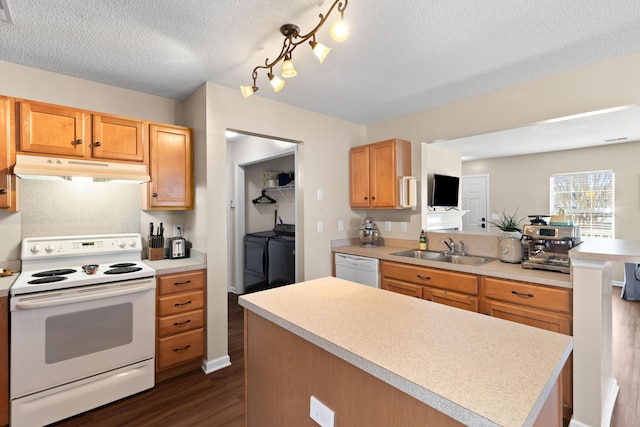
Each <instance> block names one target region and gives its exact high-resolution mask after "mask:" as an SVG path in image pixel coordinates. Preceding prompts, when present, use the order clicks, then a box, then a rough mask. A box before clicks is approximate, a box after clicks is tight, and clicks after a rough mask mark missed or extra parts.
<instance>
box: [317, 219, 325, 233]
mask: <svg viewBox="0 0 640 427" xmlns="http://www.w3.org/2000/svg"><path fill="white" fill-rule="evenodd" d="M323 231H324V222H322V221H318V233H322V232H323Z"/></svg>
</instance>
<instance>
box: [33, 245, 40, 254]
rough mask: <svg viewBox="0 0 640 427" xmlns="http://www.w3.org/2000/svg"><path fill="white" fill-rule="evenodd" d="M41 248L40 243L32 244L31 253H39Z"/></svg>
mask: <svg viewBox="0 0 640 427" xmlns="http://www.w3.org/2000/svg"><path fill="white" fill-rule="evenodd" d="M41 250H42V246H40V245H38V244H35V245H33V246H31V253H32V254H37V253H38V252H40V251H41Z"/></svg>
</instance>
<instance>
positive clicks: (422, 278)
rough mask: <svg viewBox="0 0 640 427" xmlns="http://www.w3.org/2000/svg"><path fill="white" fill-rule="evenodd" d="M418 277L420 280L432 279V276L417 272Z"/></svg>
mask: <svg viewBox="0 0 640 427" xmlns="http://www.w3.org/2000/svg"><path fill="white" fill-rule="evenodd" d="M416 277H417V278H418V279H420V280H431V277H429V276H421V275H419V274H416Z"/></svg>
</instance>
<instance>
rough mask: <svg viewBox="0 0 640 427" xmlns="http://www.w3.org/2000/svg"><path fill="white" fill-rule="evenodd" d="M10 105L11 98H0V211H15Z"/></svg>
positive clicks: (14, 156) (11, 110)
mask: <svg viewBox="0 0 640 427" xmlns="http://www.w3.org/2000/svg"><path fill="white" fill-rule="evenodd" d="M12 105H13V100H12V99H11V98H7V97H4V96H0V209H6V210H11V211H15V210H17V206H16V178H15V176H14V175H13V174H12V173H11V172H12V168H13V166H14V165H15V163H16V152H15V144H14V137H15V133H14V132H13V126H12V123H13V117H14V114H13V111H14V109H13V108H12Z"/></svg>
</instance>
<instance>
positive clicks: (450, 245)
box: [441, 237, 466, 255]
mask: <svg viewBox="0 0 640 427" xmlns="http://www.w3.org/2000/svg"><path fill="white" fill-rule="evenodd" d="M441 242H442V243H444V244H445V246H446V247H447V248H449V251H451V253H452V254H456V255H466V247H465V246H464V242H463V241H462V240H461V241H460V252H458V250H457V249H458V246H457V244H456V242H455V241H454V240H453V239H452V238H451V237H449V242H447V241H446V240H441Z"/></svg>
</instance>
